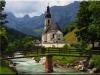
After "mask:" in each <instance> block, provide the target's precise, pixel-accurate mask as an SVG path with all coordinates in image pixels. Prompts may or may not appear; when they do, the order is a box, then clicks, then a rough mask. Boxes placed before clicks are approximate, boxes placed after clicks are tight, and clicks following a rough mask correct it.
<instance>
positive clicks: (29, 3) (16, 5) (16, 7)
mask: <svg viewBox="0 0 100 75" xmlns="http://www.w3.org/2000/svg"><path fill="white" fill-rule="evenodd" d="M72 2H74V0H6V7H5V11H7V12H13V13H14V14H15V15H16V16H18V17H22V16H24V15H26V14H29V15H30V16H38V15H41V14H42V13H44V12H45V10H46V7H47V5H48V3H49V6H50V7H52V6H55V5H56V6H64V5H67V4H69V3H72Z"/></svg>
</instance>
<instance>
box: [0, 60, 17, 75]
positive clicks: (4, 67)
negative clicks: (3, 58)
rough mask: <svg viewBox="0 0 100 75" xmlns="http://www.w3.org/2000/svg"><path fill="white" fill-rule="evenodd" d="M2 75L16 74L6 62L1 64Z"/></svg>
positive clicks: (0, 73)
mask: <svg viewBox="0 0 100 75" xmlns="http://www.w3.org/2000/svg"><path fill="white" fill-rule="evenodd" d="M2 74H16V73H15V72H14V71H13V70H12V69H11V68H10V67H8V65H7V64H6V63H5V62H0V75H2Z"/></svg>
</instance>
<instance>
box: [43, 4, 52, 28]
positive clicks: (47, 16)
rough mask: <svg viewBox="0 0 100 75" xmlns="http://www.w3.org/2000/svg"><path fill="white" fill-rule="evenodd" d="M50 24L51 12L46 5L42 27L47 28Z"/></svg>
mask: <svg viewBox="0 0 100 75" xmlns="http://www.w3.org/2000/svg"><path fill="white" fill-rule="evenodd" d="M50 24H51V13H50V7H49V5H48V6H47V10H46V12H45V22H44V25H45V27H44V29H47V27H48V26H49V25H50Z"/></svg>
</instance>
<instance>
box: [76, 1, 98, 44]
mask: <svg viewBox="0 0 100 75" xmlns="http://www.w3.org/2000/svg"><path fill="white" fill-rule="evenodd" d="M76 23H77V28H78V29H79V31H78V32H76V34H77V37H78V39H79V40H84V41H86V42H92V43H94V42H95V41H100V1H82V2H81V3H80V8H79V11H78V13H77V20H76Z"/></svg>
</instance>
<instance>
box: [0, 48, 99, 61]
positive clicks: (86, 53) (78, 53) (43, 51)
mask: <svg viewBox="0 0 100 75" xmlns="http://www.w3.org/2000/svg"><path fill="white" fill-rule="evenodd" d="M20 53H23V54H24V53H26V54H27V53H30V54H31V55H25V56H22V57H13V56H12V57H8V58H7V57H6V58H2V59H0V60H7V59H18V58H26V57H38V56H47V55H52V56H67V57H69V56H70V57H90V56H92V54H96V55H100V50H82V49H66V48H36V49H34V50H31V51H28V50H27V51H20Z"/></svg>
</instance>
